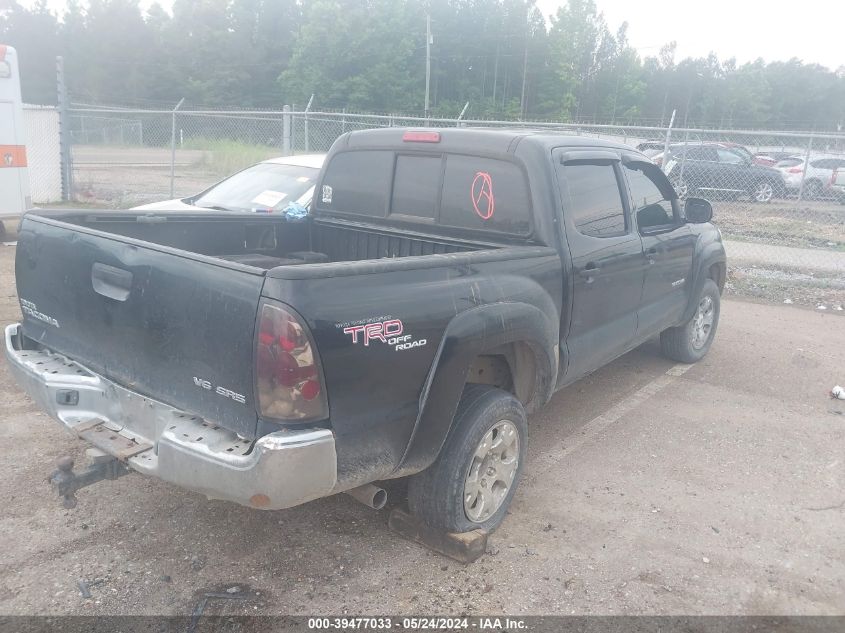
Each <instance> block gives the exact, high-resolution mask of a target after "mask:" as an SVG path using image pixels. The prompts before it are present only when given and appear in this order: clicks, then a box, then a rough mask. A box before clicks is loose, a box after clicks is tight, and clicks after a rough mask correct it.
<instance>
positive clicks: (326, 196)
mask: <svg viewBox="0 0 845 633" xmlns="http://www.w3.org/2000/svg"><path fill="white" fill-rule="evenodd" d="M323 202H324V203H325V204H331V203H332V188H331V187H329V186H328V185H323Z"/></svg>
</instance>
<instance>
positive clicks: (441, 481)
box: [408, 385, 528, 532]
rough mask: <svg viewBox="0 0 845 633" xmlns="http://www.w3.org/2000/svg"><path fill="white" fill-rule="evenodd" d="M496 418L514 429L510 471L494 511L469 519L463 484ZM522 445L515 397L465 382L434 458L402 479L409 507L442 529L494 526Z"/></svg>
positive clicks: (524, 433)
mask: <svg viewBox="0 0 845 633" xmlns="http://www.w3.org/2000/svg"><path fill="white" fill-rule="evenodd" d="M502 421H508V422H511V423H512V424H513V427H514V428H515V429H516V433H517V439H518V450H517V451H516V453H517V455H516V459H517V463H516V469H515V474H514V476H513V479H512V481H511V483H510V486H509V488H507V492H506V494H505V495H504V498H503V499H502V500H501V501H500V502H499V503H500V505H499V506H498V508H497V509H496V511H495V512H493V513H492V514H491V515H490V516H489V517H487V518H486V519H485V520H483V521H472V520H470V518H469V517H468V516H467V511H466V510H465V508H464V487H465V484H466V482H467V477H468V475H469V473H470V467H471V466H473V462H474V461H475V453H476V451H477V450H478V449H479V447H480V444H481V442H482V440H483V439H484V438H485V436H486V435H487V433H488V431H491V430H492V429H493V428H494V427H496V426H497V425H499V423H500V422H502ZM527 448H528V422H527V420H526V416H525V409H523V407H522V404H521V403H520V402H519V400H517V399H516V398H515V397H514V396H512V395H511V394H509V393H508V392H506V391H502V390H501V389H497V388H495V387H491V386H488V385H468V386H467V388H466V389H464V393H463V395H462V396H461V402H460V403H459V404H458V410H457V411H456V412H455V418H454V422H453V424H452V430H451V431H450V432H449V436H448V437H447V438H446V443H445V444H444V446H443V448H442V450H441V451H440V455H439V456H438V458H437V461H435V462H434V463H433V464H432V465H431V466H429V467H428V468H427V469H426V470H424V471H423V472H421V473H419V474H417V475H414V476H413V477H411V478H410V480H409V482H408V505H409V507H410V509H411V512H412V513H414V515H416V517H417V518H419V519H420V520H421V521H423V522H424V523H426V524H427V525H429V526H431V527H433V528H437V529H442V530H446V531H447V532H468V531H470V530H475V529H478V528H481V529H484V530H487V531H493V530H495V529H496V528H497V527H498V526H499V524H500V523H501V522H502V520H503V519H504V518H505V514H506V513H507V511H508V506H510V502H511V499H513V495H514V493H515V492H516V487H517V485H518V483H519V478H520V476H521V475H522V469H523V467H524V465H525V459H526V455H527ZM496 483H499V482H498V481H496V482H495V483H494V484H493V486H495V484H496ZM491 487H492V486H491ZM500 489H501V487H500Z"/></svg>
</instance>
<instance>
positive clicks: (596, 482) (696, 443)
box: [0, 246, 845, 615]
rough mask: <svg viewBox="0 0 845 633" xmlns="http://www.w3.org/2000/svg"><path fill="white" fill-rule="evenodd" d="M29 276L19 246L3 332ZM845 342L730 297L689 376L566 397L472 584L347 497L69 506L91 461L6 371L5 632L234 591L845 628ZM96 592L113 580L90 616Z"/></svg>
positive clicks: (106, 488) (331, 608)
mask: <svg viewBox="0 0 845 633" xmlns="http://www.w3.org/2000/svg"><path fill="white" fill-rule="evenodd" d="M13 258H14V248H13V247H8V246H0V322H2V323H4V324H5V323H9V322H12V321H14V320H16V319H18V318H19V311H18V307H17V302H16V299H15V292H14V284H13V274H12V267H13ZM844 324H845V321H843V320H842V317H841V316H840V315H839V314H837V313H833V312H820V311H813V310H807V309H802V308H799V307H796V306H783V305H763V304H755V303H750V302H743V301H737V300H727V301H725V302H724V303H723V312H722V323H721V326H720V331H719V334H718V337H717V339H716V342H715V344H714V346H713V348H712V350H711V352H710V354H709V355H708V357H707V358H706V359H705V360H704V361H702V362H701V363H699V364H697V365H695V366H693V367H691V368H689V370H688V371H685V372H683V371H682V370H683V369H684V368H677V367H674V366H673V364H672V363H671V362H669V361H666V360H665V359H663V358H662V357H661V356H660V355H659V353H658V349H657V346H656V345H655V344H654V343H649V344H647V345H644V346H643V347H641V348H640V349H638V350H635V351H633V352H631V353H630V354H627V355H626V356H624V357H622V358H620V359H618V360H617V361H615V362H614V363H612V364H611V365H609V366H608V367H605V368H603V369H602V370H600V371H598V372H596V373H595V374H594V375H592V376H590V377H588V378H587V379H585V380H582V381H580V382H579V383H577V384H575V385H573V386H572V387H570V388H568V389H566V390H564V391H562V392H560V393H558V394H557V395H556V396H555V397H554V399H553V400H552V402H551V403H550V404H549V405H547V406H546V407H545V409H543V410H542V411H541V412H539V413H538V414H537V415H535V416H533V417H532V419H531V420H530V427H531V446H530V448H529V463H528V465H527V470H526V477H525V479H524V481H523V482H522V485H521V486H520V489H519V491H518V493H517V495H516V497H515V500H514V504H513V507H512V511H511V513H510V515H509V516H508V517H507V518H506V520H505V522H504V524H503V525H502V527H501V528H500V529H499V530H498V531H497V532H496V533H494V534H493V535H492V536H491V539H490V544H489V551H488V554H487V555H485V556H484V557H483V558H482V559H480V560H479V561H477V562H476V563H474V564H471V565H468V566H464V565H460V564H457V563H455V562H453V561H451V560H449V559H446V558H443V557H442V556H439V555H437V554H435V553H432V552H430V551H428V550H426V549H423V548H421V547H420V546H418V545H415V544H413V543H410V542H408V541H405V540H403V539H402V538H400V537H398V536H396V535H395V534H393V533H392V532H390V531H389V530H388V529H387V526H386V520H387V514H386V512H384V511H382V512H376V511H373V510H370V509H368V508H366V507H364V506H362V505H360V504H358V503H356V502H355V501H353V500H352V499H351V498H350V497H348V496H345V495H340V496H336V497H332V498H328V499H323V500H319V501H316V502H313V503H310V504H307V505H305V506H302V507H298V508H294V509H291V510H287V511H282V512H260V511H256V510H249V509H246V508H241V507H238V506H235V505H231V504H227V503H223V502H211V501H207V500H206V499H204V498H202V497H200V496H198V495H195V494H193V493H189V492H186V491H182V490H179V489H176V488H173V487H171V486H168V485H166V484H164V483H162V482H159V481H156V480H153V479H148V478H143V477H141V476H140V475H131V476H128V477H123V478H121V479H119V480H117V481H114V482H103V483H100V484H98V485H97V486H95V487H92V488H88V489H85V490H83V491H81V492H80V493H79V505H78V506H77V508H76V509H74V510H66V509H63V508H62V507H61V506H60V505H59V503H58V500H57V499H56V498H54V497H53V496H52V494H51V492H50V489H49V487H48V486H47V484H46V483H45V477H46V476H47V474H48V473H49V471H50V470H51V469H52V468H53V464H54V462H55V460H56V459H57V458H58V457H60V456H62V455H65V454H70V455H72V456H74V457H76V458H78V460H79V461H82V455H83V452H84V446H83V444H82V442H80V441H78V440H75V439H73V438H71V437H70V436H69V435H67V434H65V433H64V432H62V431H60V429H59V427H58V425H57V424H56V423H55V422H53V421H51V420H49V419H48V418H47V417H46V416H44V415H43V414H41V413H40V412H39V411H38V410H37V408H36V407H35V406H34V405H33V404H32V402H31V401H29V400H28V399H27V398H26V397H25V396H24V395H23V394H22V393H21V392H20V391H19V390H18V388H17V387H16V386H15V384H13V382H12V380H11V378H10V376H9V374H8V372H7V371H6V367H5V364H4V363H0V438H2V441H3V445H4V446H6V447H7V450H6V451H5V452H4V453H3V457H2V458H0V504H2V505H3V507H4V508H5V510H4V512H3V514H2V517H0V534H2V537H0V538H2V543H3V548H2V549H3V552H4V555H3V557H2V558H0V615H12V614H55V615H59V614H80V615H104V614H190V612H191V610H192V609H193V608H194V606H195V605H196V603H197V601H198V600H199V596H200V595H201V593H202V592H203V591H209V590H220V589H225V588H227V587H232V586H237V587H239V588H241V590H243V591H245V592H247V597H248V599H247V600H245V601H238V602H235V601H218V602H214V603H209V607H208V609H207V613H218V614H219V613H250V614H314V613H317V614H322V613H335V614H344V613H345V614H378V613H441V614H446V615H456V614H460V613H465V614H489V613H508V614H572V613H574V614H597V613H601V614H681V613H685V614H827V615H830V614H838V615H845V601H843V595H845V531H843V529H842V527H843V524H845V523H843V521H845V505H843V504H845V458H843V455H844V454H845V402H842V401H836V400H831V399H830V398H829V396H828V391H829V390H830V388H831V387H832V386H833V385H834V384H837V383H839V384H845V351H843V350H845V327H843V325H844ZM667 372H668V373H667ZM393 498H394V502H395V501H396V499H400V498H401V493H397V494H394V495H393ZM80 580H85V581H89V582H91V581H96V580H100V581H102V582H100V583H99V584H96V585H94V586H92V587H91V588H90V594H91V597H90V598H83V597H82V596H81V595H80V591H79V588H78V582H79V581H80Z"/></svg>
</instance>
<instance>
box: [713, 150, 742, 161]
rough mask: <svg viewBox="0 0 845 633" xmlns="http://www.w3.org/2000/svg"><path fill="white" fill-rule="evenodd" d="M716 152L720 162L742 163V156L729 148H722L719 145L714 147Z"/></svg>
mask: <svg viewBox="0 0 845 633" xmlns="http://www.w3.org/2000/svg"><path fill="white" fill-rule="evenodd" d="M716 154H717V155H718V156H719V162H720V163H727V164H729V165H742V163H743V162H744V161H743V158H742V156H740V155H739V154H737V153H736V152H734V151H731V150H729V149H722V148H721V147H719V148H717V149H716Z"/></svg>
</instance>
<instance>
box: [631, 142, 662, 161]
mask: <svg viewBox="0 0 845 633" xmlns="http://www.w3.org/2000/svg"><path fill="white" fill-rule="evenodd" d="M664 149H665V147H664V143H663V141H645V142H643V143H640V144H639V145H637V151H640V152H642V153H643V154H645V155H646V156H648V157H649V158H651V157H652V156H656V155H657V154H659V153H661V152H662V151H663V150H664Z"/></svg>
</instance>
